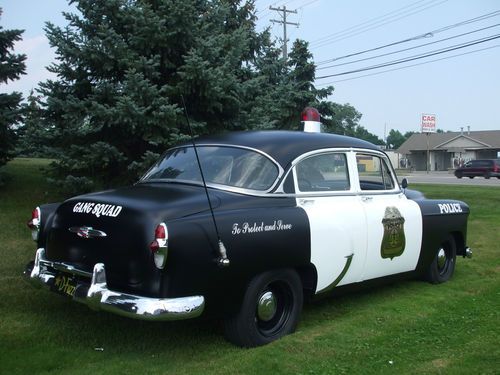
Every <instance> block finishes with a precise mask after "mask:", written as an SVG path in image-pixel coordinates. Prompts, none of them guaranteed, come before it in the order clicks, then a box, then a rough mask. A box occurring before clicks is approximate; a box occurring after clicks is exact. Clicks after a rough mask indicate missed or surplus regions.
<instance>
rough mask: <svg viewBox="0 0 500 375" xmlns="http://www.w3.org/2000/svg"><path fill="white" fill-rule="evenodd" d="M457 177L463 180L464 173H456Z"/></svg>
mask: <svg viewBox="0 0 500 375" xmlns="http://www.w3.org/2000/svg"><path fill="white" fill-rule="evenodd" d="M455 176H457V178H462V176H463V174H462V172H457V173H455Z"/></svg>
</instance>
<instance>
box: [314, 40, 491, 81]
mask: <svg viewBox="0 0 500 375" xmlns="http://www.w3.org/2000/svg"><path fill="white" fill-rule="evenodd" d="M498 47H500V44H495V45H494V46H491V47H485V48H481V49H476V50H474V51H469V52H463V53H458V54H456V55H452V56H446V57H441V58H439V59H434V60H429V61H424V62H421V63H416V64H411V65H406V66H401V67H399V68H392V69H387V70H383V71H381V72H374V73H369V74H363V75H360V76H357V77H351V78H345V79H339V80H335V81H330V82H324V83H320V84H318V85H316V86H318V87H321V86H328V85H331V84H333V83H339V82H346V81H353V80H356V79H360V78H365V77H371V76H376V75H379V74H385V73H390V72H394V71H397V70H403V69H408V68H412V67H415V66H419V65H425V64H430V63H433V62H437V61H441V60H448V59H452V58H455V57H460V56H465V55H470V54H473V53H477V52H481V51H486V50H489V49H493V48H498Z"/></svg>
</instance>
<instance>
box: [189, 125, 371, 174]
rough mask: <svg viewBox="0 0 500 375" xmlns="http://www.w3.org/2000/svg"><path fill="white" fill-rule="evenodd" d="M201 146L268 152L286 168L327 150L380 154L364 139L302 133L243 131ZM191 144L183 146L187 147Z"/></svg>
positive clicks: (207, 138) (200, 141)
mask: <svg viewBox="0 0 500 375" xmlns="http://www.w3.org/2000/svg"><path fill="white" fill-rule="evenodd" d="M195 143H196V144H197V145H199V144H220V145H234V146H244V147H250V148H254V149H257V150H260V151H263V152H265V153H266V154H268V155H269V156H271V157H272V158H273V159H275V160H276V161H277V162H278V163H280V164H281V165H282V166H283V167H286V166H287V165H288V164H290V163H291V162H292V161H293V160H294V159H296V158H297V157H298V156H300V155H302V154H304V153H306V152H309V151H314V150H318V149H324V148H362V149H369V150H378V151H380V149H379V147H377V146H375V145H374V144H372V143H370V142H367V141H363V140H361V139H357V138H352V137H347V136H343V135H338V134H330V133H307V132H301V131H282V130H265V131H240V132H229V133H224V134H221V135H214V136H203V137H198V138H196V139H195ZM189 144H190V142H186V143H183V144H182V145H183V146H186V145H189Z"/></svg>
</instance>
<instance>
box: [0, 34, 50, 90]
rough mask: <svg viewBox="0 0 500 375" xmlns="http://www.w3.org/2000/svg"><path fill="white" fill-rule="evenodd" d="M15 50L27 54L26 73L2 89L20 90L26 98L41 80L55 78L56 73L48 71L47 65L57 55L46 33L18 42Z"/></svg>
mask: <svg viewBox="0 0 500 375" xmlns="http://www.w3.org/2000/svg"><path fill="white" fill-rule="evenodd" d="M14 52H15V53H23V54H25V55H26V56H27V59H26V74H25V75H23V76H21V78H20V79H18V80H16V81H13V82H9V83H8V84H7V85H2V87H1V89H0V91H2V92H12V91H20V92H22V93H23V97H25V98H26V96H28V94H29V92H30V90H32V89H35V88H36V87H37V86H38V83H39V82H41V81H45V80H47V79H49V78H54V75H53V74H52V73H50V72H48V71H47V69H46V67H47V66H48V65H50V64H51V63H52V62H53V61H54V60H55V55H54V52H53V50H52V49H51V48H50V45H49V41H48V40H47V38H46V37H45V36H44V35H37V36H35V37H32V38H25V39H23V40H20V41H19V42H16V44H15V45H14Z"/></svg>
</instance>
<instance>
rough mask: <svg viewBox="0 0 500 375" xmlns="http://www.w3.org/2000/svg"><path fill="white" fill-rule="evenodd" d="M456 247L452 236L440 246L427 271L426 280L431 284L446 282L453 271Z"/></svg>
mask: <svg viewBox="0 0 500 375" xmlns="http://www.w3.org/2000/svg"><path fill="white" fill-rule="evenodd" d="M456 258H457V247H456V244H455V239H454V238H453V236H452V235H449V236H448V238H447V239H446V240H445V241H444V242H443V243H442V244H441V246H440V247H439V249H438V251H437V253H436V256H435V257H434V260H433V261H432V263H431V265H430V266H429V269H428V271H427V280H428V281H430V282H431V283H433V284H440V283H444V282H445V281H448V280H449V279H450V278H451V276H452V275H453V272H454V271H455V261H456Z"/></svg>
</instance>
